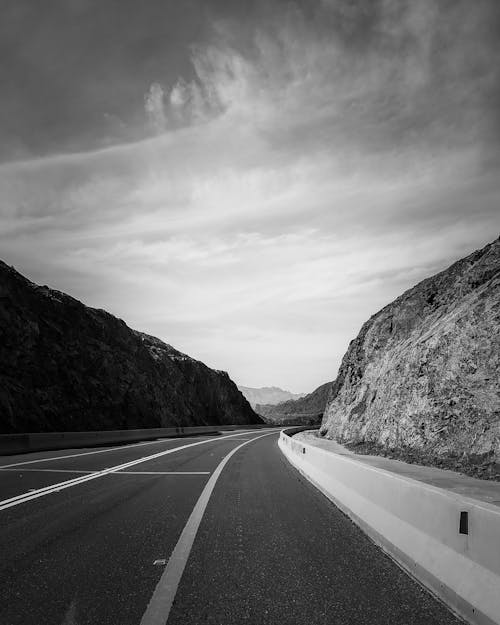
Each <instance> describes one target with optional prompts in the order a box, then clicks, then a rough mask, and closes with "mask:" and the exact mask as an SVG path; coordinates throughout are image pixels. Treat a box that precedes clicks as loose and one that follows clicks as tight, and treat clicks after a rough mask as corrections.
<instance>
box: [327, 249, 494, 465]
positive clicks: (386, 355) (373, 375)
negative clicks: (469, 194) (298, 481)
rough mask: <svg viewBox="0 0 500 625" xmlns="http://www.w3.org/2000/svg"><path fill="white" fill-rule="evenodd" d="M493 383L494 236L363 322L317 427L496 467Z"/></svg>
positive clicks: (344, 438)
mask: <svg viewBox="0 0 500 625" xmlns="http://www.w3.org/2000/svg"><path fill="white" fill-rule="evenodd" d="M499 381H500V239H497V240H496V241H494V242H493V243H491V244H490V245H487V246H486V247H485V248H484V249H482V250H479V251H477V252H474V253H473V254H471V255H470V256H468V257H466V258H464V259H462V260H460V261H458V262H457V263H455V264H454V265H452V266H451V267H449V268H448V269H447V270H445V271H443V272H441V273H439V274H437V275H435V276H433V277H431V278H429V279H427V280H424V281H423V282H421V283H420V284H418V285H417V286H415V287H414V288H412V289H410V290H409V291H407V292H406V293H404V294H403V295H401V296H400V297H398V299H396V300H395V301H394V302H392V303H391V304H389V305H388V306H386V307H385V308H383V309H382V310H381V311H380V312H378V313H377V314H375V315H374V316H373V317H372V318H371V319H369V320H368V321H367V322H366V323H365V324H364V325H363V327H362V328H361V331H360V333H359V335H358V336H357V337H356V338H355V339H354V340H353V341H352V342H351V344H350V346H349V349H348V351H347V353H346V354H345V356H344V359H343V361H342V365H341V367H340V370H339V375H338V377H337V379H336V381H335V383H334V385H333V387H332V393H331V395H330V399H329V402H328V405H327V408H326V411H325V415H324V418H323V422H322V426H321V430H320V432H321V434H322V435H324V436H327V437H328V438H334V439H337V440H338V441H340V442H346V443H374V444H375V445H378V446H379V448H380V449H409V450H414V451H416V452H421V453H422V454H425V455H426V456H428V457H429V456H432V457H434V458H435V459H439V458H440V457H441V458H443V457H452V458H457V457H458V458H459V457H463V458H465V457H470V456H472V455H476V456H478V457H480V458H482V459H483V460H484V459H489V461H490V464H492V465H494V464H495V461H496V463H498V462H499V461H500V390H499ZM459 465H460V463H459ZM497 468H498V469H500V467H499V466H498V464H497V465H496V468H495V470H496V469H497Z"/></svg>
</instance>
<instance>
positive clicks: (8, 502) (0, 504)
mask: <svg viewBox="0 0 500 625" xmlns="http://www.w3.org/2000/svg"><path fill="white" fill-rule="evenodd" d="M234 436H237V434H229V435H228V436H222V437H217V438H211V439H209V440H204V441H198V442H196V443H190V444H189V445H181V446H180V447H174V448H173V449H166V450H164V451H160V452H158V453H157V454H152V455H151V456H143V457H142V458H138V459H137V460H132V461H130V462H125V463H123V464H118V465H116V466H114V467H109V468H107V469H102V471H97V472H95V473H91V474H90V475H83V476H81V477H75V478H74V479H72V480H67V481H66V482H58V483H56V484H51V485H50V486H45V487H44V488H40V489H37V490H35V491H33V492H28V493H23V494H21V495H16V496H15V497H11V498H10V499H4V500H3V501H0V510H5V509H6V508H11V507H12V506H17V505H19V504H21V503H24V502H26V501H31V500H32V499H38V498H39V497H43V496H44V495H49V494H51V493H54V492H58V491H60V490H64V489H66V488H70V487H71V486H76V485H77V484H82V483H83V482H89V481H90V480H95V479H97V478H99V477H102V476H103V475H109V474H110V473H115V472H116V471H120V470H121V469H128V468H129V467H133V466H135V465H136V464H140V463H141V462H147V461H148V460H154V459H155V458H161V457H162V456H166V455H168V454H174V453H177V452H178V451H181V450H183V449H187V448H188V447H196V446H198V445H205V444H207V443H213V442H214V441H223V440H228V439H230V438H233V437H234Z"/></svg>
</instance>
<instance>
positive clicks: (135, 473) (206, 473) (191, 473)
mask: <svg viewBox="0 0 500 625" xmlns="http://www.w3.org/2000/svg"><path fill="white" fill-rule="evenodd" d="M113 475H210V471H115V472H114V473H113Z"/></svg>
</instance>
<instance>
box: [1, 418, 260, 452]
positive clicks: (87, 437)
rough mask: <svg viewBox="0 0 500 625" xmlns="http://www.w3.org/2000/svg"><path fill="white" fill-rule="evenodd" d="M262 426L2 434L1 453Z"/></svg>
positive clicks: (203, 426)
mask: <svg viewBox="0 0 500 625" xmlns="http://www.w3.org/2000/svg"><path fill="white" fill-rule="evenodd" d="M262 427H266V426H265V425H264V426H261V425H201V426H190V427H181V426H179V427H170V428H152V429H142V430H104V431H94V432H32V433H27V434H1V435H0V455H9V454H20V453H27V452H32V451H50V450H53V449H68V448H77V447H96V446H99V445H112V444H116V443H133V442H138V441H147V440H154V439H156V438H163V437H172V436H193V435H199V434H206V435H212V434H213V435H216V434H218V433H219V431H220V430H237V429H259V428H262Z"/></svg>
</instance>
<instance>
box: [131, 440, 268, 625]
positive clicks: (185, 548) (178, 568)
mask: <svg viewBox="0 0 500 625" xmlns="http://www.w3.org/2000/svg"><path fill="white" fill-rule="evenodd" d="M271 434H276V432H269V433H267V434H261V435H260V436H256V437H255V438H252V439H250V440H247V441H245V442H244V443H241V445H238V447H235V448H234V449H233V450H232V451H230V452H229V453H228V454H227V456H224V458H223V460H222V462H220V464H219V465H218V467H217V468H216V469H215V471H214V472H213V473H212V476H211V477H210V479H209V480H208V482H207V484H206V485H205V488H204V489H203V491H202V493H201V495H200V497H199V499H198V501H197V502H196V505H195V507H194V508H193V511H192V512H191V515H190V516H189V519H188V521H187V523H186V525H185V527H184V529H183V530H182V534H181V535H180V538H179V540H178V541H177V544H176V545H175V547H174V550H173V551H172V555H171V556H170V559H169V561H168V564H167V566H166V567H165V570H164V571H163V574H162V576H161V577H160V581H159V582H158V584H157V586H156V588H155V590H154V593H153V596H152V597H151V600H150V602H149V604H148V607H147V608H146V612H144V615H143V617H142V619H141V624H140V625H165V623H166V622H167V620H168V616H169V614H170V610H171V608H172V604H173V602H174V598H175V595H176V592H177V588H178V587H179V583H180V581H181V577H182V574H183V572H184V568H185V567H186V563H187V560H188V558H189V554H190V552H191V548H192V546H193V543H194V539H195V538H196V533H197V532H198V528H199V526H200V523H201V519H202V518H203V514H204V512H205V509H206V507H207V504H208V502H209V500H210V496H211V494H212V491H213V490H214V487H215V484H216V482H217V480H218V479H219V476H220V474H221V473H222V470H223V469H224V467H225V466H226V464H227V463H228V461H229V460H230V459H231V457H232V456H233V455H234V454H235V453H236V452H237V451H239V450H240V449H241V448H242V447H244V446H245V445H248V444H249V443H251V442H253V441H256V440H258V439H259V438H263V437H264V436H270V435H271Z"/></svg>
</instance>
